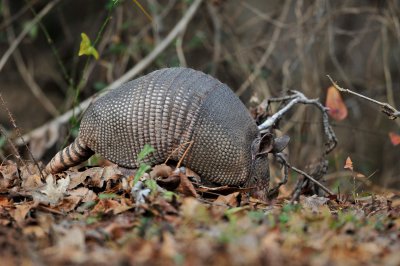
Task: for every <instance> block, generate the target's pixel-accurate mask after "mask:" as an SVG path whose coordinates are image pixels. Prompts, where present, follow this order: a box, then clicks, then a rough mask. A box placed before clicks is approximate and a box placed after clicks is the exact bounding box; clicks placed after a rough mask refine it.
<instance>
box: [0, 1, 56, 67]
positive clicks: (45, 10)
mask: <svg viewBox="0 0 400 266" xmlns="http://www.w3.org/2000/svg"><path fill="white" fill-rule="evenodd" d="M58 2H60V0H54V1H51V2H49V3H48V4H47V5H46V6H45V7H44V8H43V9H42V11H40V12H39V14H38V15H37V16H36V17H35V18H34V19H33V20H32V21H31V22H30V23H29V25H28V26H27V27H25V28H24V29H23V30H22V31H21V33H20V34H19V35H18V37H17V38H16V39H15V41H14V42H13V43H12V44H11V45H10V47H9V48H8V49H7V51H6V52H5V53H4V55H3V56H2V58H1V59H0V72H1V70H2V69H3V67H4V66H5V64H6V63H7V61H8V59H9V58H10V56H11V55H12V53H13V52H14V50H15V49H16V48H17V47H18V45H19V44H20V43H21V41H22V40H23V39H24V37H25V36H26V34H28V33H29V31H30V30H31V29H32V27H33V26H35V25H36V24H37V23H38V22H39V21H40V20H41V19H42V18H43V17H44V16H45V15H46V14H47V13H49V12H50V10H51V9H52V8H53V7H54V6H55V5H57V4H58Z"/></svg>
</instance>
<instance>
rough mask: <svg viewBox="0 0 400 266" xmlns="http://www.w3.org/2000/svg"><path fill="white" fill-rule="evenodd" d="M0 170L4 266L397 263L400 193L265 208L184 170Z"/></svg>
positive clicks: (281, 201) (8, 166) (284, 201)
mask: <svg viewBox="0 0 400 266" xmlns="http://www.w3.org/2000/svg"><path fill="white" fill-rule="evenodd" d="M184 170H186V171H183V170H182V169H178V170H173V169H172V168H170V167H169V166H166V165H160V166H156V167H153V170H152V171H151V172H150V174H149V175H148V174H145V177H147V179H143V178H142V179H141V180H139V181H138V182H137V183H136V184H134V177H135V174H134V173H131V174H125V172H124V171H123V170H121V169H120V168H118V167H117V166H114V165H111V166H106V167H104V168H102V167H93V168H89V169H86V170H84V171H81V172H77V171H66V172H65V173H63V174H60V175H57V176H48V177H47V179H46V180H45V181H44V182H43V181H42V180H41V179H40V174H39V173H38V171H37V170H35V167H33V166H32V165H29V164H28V165H27V166H26V167H17V165H16V164H15V163H13V162H11V161H9V162H7V163H5V164H2V165H1V166H0V245H1V247H2V248H1V252H0V253H1V257H2V265H21V264H26V265H32V264H33V265H60V264H61V265H63V264H65V265H79V264H85V265H110V264H112V265H122V264H123V265H125V264H126V265H137V264H139V265H140V264H146V265H148V264H150V265H152V264H163V265H202V264H210V265H400V253H399V252H398V251H399V250H400V195H399V194H395V193H389V194H387V195H370V196H364V197H360V198H355V199H354V200H352V201H349V200H347V201H339V200H337V199H335V198H325V197H319V196H307V197H306V196H301V197H300V200H299V202H296V203H294V204H291V203H290V200H289V199H288V198H285V197H281V198H279V197H278V199H276V200H273V201H271V202H269V203H264V202H260V201H257V200H255V199H252V198H249V197H248V195H247V190H246V189H238V188H230V187H226V186H224V187H219V188H218V187H217V188H215V187H213V188H208V187H206V186H201V185H200V184H199V182H198V181H199V178H198V176H196V175H195V174H194V173H192V172H191V171H190V169H184Z"/></svg>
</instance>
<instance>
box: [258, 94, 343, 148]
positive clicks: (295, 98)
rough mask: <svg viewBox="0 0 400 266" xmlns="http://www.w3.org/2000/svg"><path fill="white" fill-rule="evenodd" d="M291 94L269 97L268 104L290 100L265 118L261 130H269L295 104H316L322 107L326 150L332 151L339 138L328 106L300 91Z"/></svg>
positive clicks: (260, 126) (319, 107)
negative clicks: (334, 129)
mask: <svg viewBox="0 0 400 266" xmlns="http://www.w3.org/2000/svg"><path fill="white" fill-rule="evenodd" d="M289 93H291V95H288V96H284V97H280V98H271V99H268V103H267V104H268V106H269V104H270V103H271V102H286V101H289V103H287V104H286V105H285V106H284V107H283V108H282V109H280V110H279V111H278V112H276V113H275V114H273V115H272V116H270V117H268V119H267V120H265V121H264V122H263V123H262V124H260V125H259V126H258V129H259V130H260V131H264V130H269V129H271V128H272V127H273V126H275V125H276V124H277V122H278V121H279V120H280V119H281V118H282V116H283V115H284V114H285V113H287V112H288V111H289V110H290V109H291V108H292V107H293V106H294V105H296V104H299V103H301V104H311V105H314V106H316V107H317V108H318V109H320V111H321V113H322V124H323V128H324V132H325V135H326V137H327V142H326V143H325V145H326V147H327V148H326V151H325V154H328V153H329V152H331V151H332V150H333V149H334V148H335V147H336V145H337V138H336V135H335V132H334V131H333V129H332V127H331V126H330V124H329V117H328V113H327V110H328V109H327V108H326V107H325V106H323V105H322V104H321V103H320V102H319V101H318V99H308V98H307V97H306V96H304V94H303V93H301V92H299V91H295V90H292V91H289Z"/></svg>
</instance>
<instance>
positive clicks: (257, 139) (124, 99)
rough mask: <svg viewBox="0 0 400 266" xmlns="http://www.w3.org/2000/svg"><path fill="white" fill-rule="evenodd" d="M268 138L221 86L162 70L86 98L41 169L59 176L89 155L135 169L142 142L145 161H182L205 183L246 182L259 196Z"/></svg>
mask: <svg viewBox="0 0 400 266" xmlns="http://www.w3.org/2000/svg"><path fill="white" fill-rule="evenodd" d="M272 141H273V139H272V140H271V136H270V135H268V134H267V135H265V136H264V137H263V138H262V137H261V134H260V132H259V130H258V128H257V125H256V123H255V121H254V119H253V118H252V117H251V116H250V114H249V112H248V111H247V109H246V107H245V106H244V104H243V103H242V102H241V101H240V99H239V98H238V97H237V96H236V95H235V94H234V93H233V92H232V90H231V89H230V88H229V87H228V86H227V85H225V84H223V83H221V82H220V81H218V80H217V79H215V78H213V77H211V76H209V75H207V74H205V73H203V72H200V71H196V70H193V69H189V68H165V69H160V70H157V71H154V72H152V73H150V74H147V75H145V76H142V77H140V78H138V79H135V80H133V81H130V82H128V83H125V84H123V85H121V86H120V87H119V88H116V89H115V90H113V91H110V92H109V93H107V94H106V95H104V96H102V97H100V98H99V99H97V100H96V101H95V102H93V103H92V104H91V105H90V106H89V107H88V109H87V110H86V112H85V114H84V116H83V118H82V121H81V126H80V130H79V133H78V137H77V138H76V139H75V141H74V142H73V143H72V144H70V145H69V146H67V147H66V148H65V149H64V150H62V151H60V152H58V153H57V154H56V155H55V156H54V158H53V159H52V160H51V161H50V163H49V164H48V165H47V166H46V169H45V171H46V172H47V173H52V174H54V173H58V172H60V171H63V170H65V169H67V168H69V167H71V166H74V165H77V164H79V163H81V162H83V161H85V160H87V159H88V158H89V157H90V156H92V155H93V154H94V153H98V154H99V155H101V156H103V157H104V158H106V159H108V160H109V161H111V162H114V163H116V164H118V165H120V166H122V167H125V168H137V167H138V164H139V163H138V161H137V154H138V153H139V152H140V151H141V150H142V149H143V147H144V146H145V144H149V145H151V146H152V147H153V148H154V149H155V151H154V152H153V153H152V154H150V155H149V156H147V157H146V158H145V159H143V161H142V162H144V163H147V164H150V165H156V164H160V163H163V162H164V161H165V160H166V159H167V158H170V159H172V160H176V161H178V160H180V159H181V158H183V164H184V165H185V166H186V167H188V168H190V169H191V170H193V171H194V172H196V173H198V174H199V175H200V176H201V178H202V180H204V181H206V182H208V183H212V184H215V185H231V186H253V187H257V188H258V191H260V189H261V191H263V192H262V193H261V194H262V195H261V196H260V197H264V196H265V195H266V194H265V193H266V191H267V190H268V184H269V167H268V155H267V153H268V149H269V150H271V149H272V148H271V143H272ZM185 151H186V153H185ZM184 153H185V155H184ZM183 156H184V157H183ZM257 193H259V192H257ZM263 195H264V196H263Z"/></svg>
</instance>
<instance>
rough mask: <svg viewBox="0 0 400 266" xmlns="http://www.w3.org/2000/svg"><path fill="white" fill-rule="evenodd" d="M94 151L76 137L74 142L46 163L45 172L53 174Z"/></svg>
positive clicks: (80, 160)
mask: <svg viewBox="0 0 400 266" xmlns="http://www.w3.org/2000/svg"><path fill="white" fill-rule="evenodd" d="M93 154H94V152H93V151H92V150H91V149H90V148H89V147H88V146H87V145H86V144H85V143H84V142H83V141H82V140H81V139H80V138H79V137H77V138H76V139H75V141H74V142H72V143H71V144H70V145H69V146H67V147H65V148H64V149H63V150H62V151H60V152H58V153H57V154H56V155H55V156H54V157H53V159H51V161H50V162H49V163H48V164H47V165H46V168H45V173H46V174H55V173H59V172H61V171H63V170H66V169H68V168H69V167H71V166H75V165H78V164H80V163H81V162H83V161H86V160H87V159H89V158H90V157H91V156H92V155H93Z"/></svg>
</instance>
